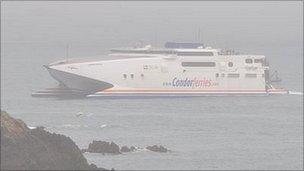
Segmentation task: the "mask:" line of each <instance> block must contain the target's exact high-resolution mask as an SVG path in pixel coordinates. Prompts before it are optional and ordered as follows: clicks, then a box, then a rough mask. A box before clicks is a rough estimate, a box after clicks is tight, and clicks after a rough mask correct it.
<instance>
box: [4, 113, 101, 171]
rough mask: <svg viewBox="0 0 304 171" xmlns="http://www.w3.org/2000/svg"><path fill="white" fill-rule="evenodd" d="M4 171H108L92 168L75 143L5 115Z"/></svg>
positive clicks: (62, 136)
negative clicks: (32, 127) (29, 126)
mask: <svg viewBox="0 0 304 171" xmlns="http://www.w3.org/2000/svg"><path fill="white" fill-rule="evenodd" d="M1 170H105V169H103V168H97V166H96V165H94V164H89V163H88V162H87V160H86V158H85V157H84V156H83V154H82V152H81V150H80V149H79V148H78V147H77V145H76V144H75V143H74V142H73V140H72V139H70V138H69V137H66V136H64V135H60V134H55V133H50V132H47V131H45V130H44V129H43V128H42V127H38V128H35V129H29V128H28V127H27V125H26V124H25V123H24V122H23V121H21V120H19V119H14V118H12V117H10V116H9V114H8V113H6V112H4V111H1Z"/></svg>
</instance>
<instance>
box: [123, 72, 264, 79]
mask: <svg viewBox="0 0 304 171" xmlns="http://www.w3.org/2000/svg"><path fill="white" fill-rule="evenodd" d="M140 77H141V78H143V77H144V74H140ZM215 77H220V74H219V73H216V74H215ZM221 77H225V74H224V73H222V74H221ZM227 77H228V78H239V77H240V74H239V73H228V74H227ZM245 77H246V78H257V74H253V73H247V74H245ZM262 77H264V74H262ZM123 78H124V79H127V78H128V75H127V74H123ZM130 78H131V79H134V74H130Z"/></svg>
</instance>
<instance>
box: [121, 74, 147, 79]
mask: <svg viewBox="0 0 304 171" xmlns="http://www.w3.org/2000/svg"><path fill="white" fill-rule="evenodd" d="M122 76H123V78H124V79H127V78H128V75H127V74H123V75H122ZM140 77H141V78H143V77H144V74H140ZM130 78H131V79H134V74H130Z"/></svg>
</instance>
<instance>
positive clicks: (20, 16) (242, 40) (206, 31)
mask: <svg viewBox="0 0 304 171" xmlns="http://www.w3.org/2000/svg"><path fill="white" fill-rule="evenodd" d="M301 3H302V2H283V1H277V2H158V1H155V2H78V1H75V2H27V1H26V2H7V1H5V2H2V9H1V14H2V18H1V27H2V41H5V42H31V43H33V42H34V43H37V42H40V43H57V44H58V43H63V44H64V43H72V44H79V45H81V44H82V45H91V44H94V43H100V44H104V45H106V46H107V47H109V48H110V47H113V46H114V47H116V46H130V45H132V44H134V43H136V42H138V41H143V42H145V43H147V44H157V45H163V43H164V42H166V41H187V42H189V41H197V40H198V39H199V38H198V36H197V35H198V30H200V32H201V37H200V39H201V41H202V42H204V43H206V44H209V45H217V46H222V47H229V46H232V47H241V46H245V47H246V46H247V45H250V44H254V45H255V46H268V45H271V46H285V47H288V46H301V45H302V34H303V31H302V30H303V23H302V18H303V16H302V14H303V9H302V5H301Z"/></svg>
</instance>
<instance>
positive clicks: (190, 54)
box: [177, 52, 213, 56]
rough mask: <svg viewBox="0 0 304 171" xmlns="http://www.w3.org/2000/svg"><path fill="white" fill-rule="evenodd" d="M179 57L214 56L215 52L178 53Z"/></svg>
mask: <svg viewBox="0 0 304 171" xmlns="http://www.w3.org/2000/svg"><path fill="white" fill-rule="evenodd" d="M177 55H178V56H213V52H178V53H177Z"/></svg>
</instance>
